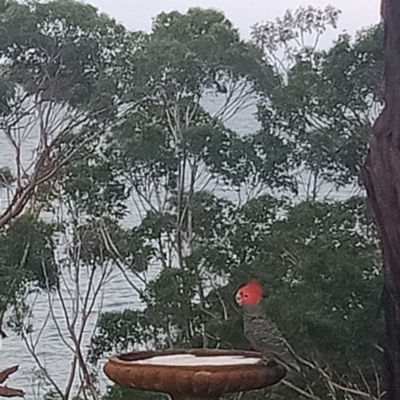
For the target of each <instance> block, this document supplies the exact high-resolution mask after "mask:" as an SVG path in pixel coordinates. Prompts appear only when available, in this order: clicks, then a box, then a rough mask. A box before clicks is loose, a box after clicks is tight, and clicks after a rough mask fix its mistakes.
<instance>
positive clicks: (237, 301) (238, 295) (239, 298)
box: [235, 293, 242, 306]
mask: <svg viewBox="0 0 400 400" xmlns="http://www.w3.org/2000/svg"><path fill="white" fill-rule="evenodd" d="M235 300H236V303H238V305H239V306H241V305H242V296H241V295H240V294H239V293H236V296H235Z"/></svg>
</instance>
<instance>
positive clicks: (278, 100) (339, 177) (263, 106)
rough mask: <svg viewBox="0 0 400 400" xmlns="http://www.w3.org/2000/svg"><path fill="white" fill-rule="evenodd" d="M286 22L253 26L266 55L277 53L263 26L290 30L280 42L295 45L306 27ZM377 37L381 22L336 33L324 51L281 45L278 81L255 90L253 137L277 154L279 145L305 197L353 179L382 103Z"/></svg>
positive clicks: (308, 47)
mask: <svg viewBox="0 0 400 400" xmlns="http://www.w3.org/2000/svg"><path fill="white" fill-rule="evenodd" d="M310 15H313V12H312V11H310ZM292 24H293V19H292V17H291V18H289V17H288V18H287V20H286V19H284V20H283V21H278V22H277V23H276V24H272V25H271V24H268V23H267V24H266V25H265V26H258V27H256V28H254V30H253V38H254V40H255V41H256V42H258V43H259V44H260V46H263V48H264V52H265V53H266V54H267V55H271V54H272V55H273V56H274V57H279V54H278V53H277V51H278V49H277V48H276V46H275V45H274V44H272V43H270V42H269V41H267V42H265V41H266V40H267V38H264V35H266V32H265V30H268V29H269V30H277V31H280V30H283V29H284V28H285V29H286V31H287V32H291V33H290V34H289V33H288V35H289V38H288V39H287V41H288V42H294V43H296V41H297V42H298V40H297V39H298V38H299V37H300V35H301V33H302V32H303V33H306V32H307V33H308V31H307V29H305V28H299V27H296V26H295V27H293V26H292ZM299 29H300V31H299ZM292 36H293V37H292ZM317 37H318V34H317ZM275 40H278V39H277V38H275ZM382 40H383V36H382V27H381V26H375V27H372V28H370V29H365V30H363V31H361V32H360V33H359V34H358V36H357V38H356V40H355V41H352V40H351V38H350V36H348V35H342V36H340V37H339V39H338V40H337V41H336V43H335V44H334V46H333V47H332V48H330V49H329V50H326V51H319V50H317V49H316V47H315V46H310V45H307V44H305V43H303V44H302V45H301V46H300V48H296V49H294V48H293V47H291V46H290V45H289V44H288V43H286V42H285V46H287V51H286V52H285V54H286V55H287V56H288V57H289V55H290V57H289V59H288V60H286V59H285V60H284V61H283V64H279V66H278V67H277V69H278V68H280V69H279V70H278V73H279V75H280V76H281V79H280V83H279V84H277V85H276V86H275V87H274V88H273V89H272V90H271V88H268V90H261V93H262V100H261V101H260V102H259V119H260V122H261V124H262V132H260V134H259V136H260V139H261V140H266V141H267V143H269V144H272V146H273V147H272V148H273V149H276V150H277V151H279V147H278V146H281V147H282V143H283V144H285V145H286V156H287V157H289V159H290V164H291V166H292V168H293V171H294V172H298V171H300V172H301V173H302V175H301V176H300V177H299V178H300V182H301V179H304V175H305V174H307V173H308V174H309V178H308V183H306V184H305V186H306V188H305V190H306V194H307V195H308V196H312V197H313V198H315V197H316V196H317V192H318V190H319V187H320V186H321V182H322V183H333V184H334V185H336V186H337V187H339V186H344V185H347V184H349V183H354V182H356V183H357V182H359V170H360V165H361V163H362V160H363V156H364V154H365V152H366V144H367V138H368V132H369V130H370V128H371V126H372V121H373V120H374V118H375V117H376V116H377V110H379V108H380V107H381V106H382V101H383V100H382V81H383V79H382V78H383V60H384V57H383V46H382ZM282 66H284V67H285V68H284V69H283V70H282Z"/></svg>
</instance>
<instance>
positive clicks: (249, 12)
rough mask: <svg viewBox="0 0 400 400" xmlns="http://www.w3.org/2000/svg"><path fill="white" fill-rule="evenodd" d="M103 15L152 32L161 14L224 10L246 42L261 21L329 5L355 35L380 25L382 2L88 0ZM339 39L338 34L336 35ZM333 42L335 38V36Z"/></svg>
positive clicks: (309, 0) (319, 0)
mask: <svg viewBox="0 0 400 400" xmlns="http://www.w3.org/2000/svg"><path fill="white" fill-rule="evenodd" d="M85 2H86V3H90V4H92V5H94V6H95V7H97V8H98V9H99V10H100V11H103V12H105V13H107V14H108V15H110V16H112V17H114V18H115V19H116V20H117V21H118V22H121V23H123V24H124V25H125V26H126V27H127V28H129V29H132V30H144V31H149V30H150V28H151V20H152V18H153V17H155V16H156V15H157V14H158V13H160V12H161V11H172V10H179V11H181V12H185V11H186V10H187V9H188V8H190V7H195V6H198V7H203V8H215V9H218V10H221V11H223V12H224V13H225V15H226V16H227V17H228V18H229V19H230V20H231V21H232V22H233V23H234V24H235V25H236V26H237V27H238V28H239V29H240V32H241V33H242V35H243V37H244V38H248V37H249V32H250V27H251V26H252V25H253V24H254V23H255V22H259V21H263V20H264V21H265V20H273V19H275V18H276V17H279V16H281V15H283V13H284V12H285V11H286V10H287V9H292V10H294V9H296V8H297V7H299V6H300V5H303V6H307V5H313V6H318V7H325V6H327V5H328V4H331V5H333V6H334V7H336V8H339V9H340V10H342V12H343V13H342V15H341V17H340V25H339V31H343V30H346V31H347V32H349V33H351V34H353V33H354V32H355V31H357V30H359V29H360V28H362V27H365V26H370V25H372V24H375V23H377V22H379V19H380V13H379V8H380V0H86V1H85ZM335 36H336V34H335ZM332 38H333V36H332Z"/></svg>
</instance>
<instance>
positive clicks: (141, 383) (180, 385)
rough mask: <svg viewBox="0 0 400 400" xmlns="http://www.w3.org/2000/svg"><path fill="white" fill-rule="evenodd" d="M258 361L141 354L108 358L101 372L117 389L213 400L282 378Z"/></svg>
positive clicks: (215, 353)
mask: <svg viewBox="0 0 400 400" xmlns="http://www.w3.org/2000/svg"><path fill="white" fill-rule="evenodd" d="M260 361H261V355H260V353H255V352H249V351H237V350H205V349H204V350H203V349H202V350H171V351H162V352H154V351H141V352H135V353H127V354H120V355H116V356H113V357H111V358H110V359H109V361H108V362H107V363H106V364H105V366H104V372H105V374H106V375H107V376H108V377H109V378H110V379H111V380H112V381H113V382H115V383H116V384H118V385H121V386H125V387H131V388H135V389H140V390H150V391H155V392H164V393H168V394H169V395H170V396H171V397H172V398H173V399H174V400H203V399H204V400H205V399H207V400H215V399H218V397H219V396H220V395H221V394H223V393H228V392H243V391H248V390H253V389H261V388H264V387H267V386H270V385H273V384H275V383H277V382H279V381H280V380H281V379H282V378H283V377H284V376H285V371H284V369H283V368H282V367H280V366H278V365H268V366H266V365H264V364H261V362H260Z"/></svg>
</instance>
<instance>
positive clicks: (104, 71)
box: [0, 0, 125, 227]
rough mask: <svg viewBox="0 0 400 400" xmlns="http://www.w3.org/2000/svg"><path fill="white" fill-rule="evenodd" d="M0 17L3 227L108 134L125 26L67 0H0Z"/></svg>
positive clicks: (1, 218)
mask: <svg viewBox="0 0 400 400" xmlns="http://www.w3.org/2000/svg"><path fill="white" fill-rule="evenodd" d="M0 13H1V14H0V15H1V20H0V31H1V35H0V36H1V38H0V56H1V58H2V66H1V69H0V82H1V83H0V94H1V107H0V130H1V143H2V151H3V152H9V154H13V157H11V160H9V161H8V165H2V166H1V167H2V168H4V167H8V168H9V169H10V171H11V172H12V185H8V191H9V197H10V201H9V202H8V203H6V206H5V207H4V208H3V210H2V211H1V212H2V214H1V215H0V227H3V226H5V225H6V224H7V223H8V222H9V221H10V220H11V219H12V218H14V217H16V216H18V215H19V214H20V213H21V212H22V211H23V209H24V207H25V206H26V205H27V203H28V202H29V200H30V199H31V198H32V197H34V195H35V192H36V190H37V188H38V187H39V186H40V185H41V184H42V183H44V182H46V181H48V180H50V179H51V178H53V177H54V176H55V175H56V174H57V173H58V171H59V170H60V169H61V168H62V167H63V166H64V165H66V164H68V163H69V162H70V161H71V159H72V158H74V157H76V156H77V155H78V153H79V151H80V149H81V148H82V146H83V145H84V144H85V143H88V142H90V141H92V140H94V139H95V138H96V137H97V136H98V135H99V134H100V133H101V132H103V131H104V130H105V129H107V124H108V122H109V120H110V118H111V117H112V116H113V114H115V112H116V109H117V103H118V100H119V97H118V87H117V86H118V85H117V73H116V68H115V58H116V56H117V54H118V52H119V50H121V47H123V42H124V40H123V36H124V35H125V29H124V28H123V27H122V26H120V25H118V24H117V23H115V21H113V20H111V19H110V18H108V17H106V16H104V15H100V14H99V13H98V12H97V10H96V9H95V8H94V7H92V6H89V5H84V4H80V3H78V2H74V1H67V0H65V1H64V0H59V1H52V2H49V3H45V4H43V3H40V2H23V3H20V2H17V1H12V0H11V1H6V0H3V1H2V2H1V3H0ZM120 43H121V45H119V44H120ZM7 159H9V157H7ZM8 182H9V180H8Z"/></svg>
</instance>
